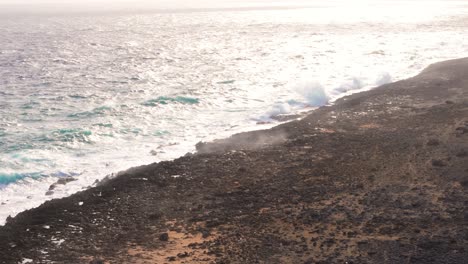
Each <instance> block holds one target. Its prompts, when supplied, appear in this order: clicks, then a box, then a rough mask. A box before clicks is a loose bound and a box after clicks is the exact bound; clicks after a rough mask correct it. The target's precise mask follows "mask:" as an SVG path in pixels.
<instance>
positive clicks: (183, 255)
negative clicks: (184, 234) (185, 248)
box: [177, 252, 189, 258]
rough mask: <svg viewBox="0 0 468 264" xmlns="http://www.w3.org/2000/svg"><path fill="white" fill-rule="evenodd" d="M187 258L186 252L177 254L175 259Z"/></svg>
mask: <svg viewBox="0 0 468 264" xmlns="http://www.w3.org/2000/svg"><path fill="white" fill-rule="evenodd" d="M188 256H189V253H187V252H184V253H179V254H177V257H179V258H186V257H188Z"/></svg>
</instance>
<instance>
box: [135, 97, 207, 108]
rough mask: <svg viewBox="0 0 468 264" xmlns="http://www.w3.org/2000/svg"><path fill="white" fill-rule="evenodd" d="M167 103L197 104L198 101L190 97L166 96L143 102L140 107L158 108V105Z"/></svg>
mask: <svg viewBox="0 0 468 264" xmlns="http://www.w3.org/2000/svg"><path fill="white" fill-rule="evenodd" d="M169 103H180V104H198V103H200V100H199V99H197V98H192V97H185V96H176V97H167V96H160V97H158V98H156V99H151V100H148V101H146V102H144V103H143V104H142V105H144V106H158V105H166V104H169Z"/></svg>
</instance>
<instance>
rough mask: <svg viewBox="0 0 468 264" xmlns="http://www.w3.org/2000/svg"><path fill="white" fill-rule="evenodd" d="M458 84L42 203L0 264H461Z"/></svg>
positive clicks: (207, 151)
mask: <svg viewBox="0 0 468 264" xmlns="http://www.w3.org/2000/svg"><path fill="white" fill-rule="evenodd" d="M466 76H468V58H465V59H458V60H450V61H446V62H441V63H436V64H433V65H431V66H429V67H428V68H426V69H425V70H424V71H422V72H421V73H420V74H419V75H417V76H415V77H413V78H409V79H406V80H402V81H397V82H395V83H391V84H386V85H383V86H380V87H378V88H375V89H372V90H369V91H366V92H361V93H357V94H352V95H349V96H346V97H343V98H340V99H338V100H336V102H335V103H334V104H333V105H330V106H325V107H321V108H319V109H317V110H314V111H312V112H311V113H309V114H308V115H307V116H306V117H304V118H302V119H301V120H298V121H297V120H296V121H291V122H288V123H284V124H281V125H279V126H276V127H273V128H271V129H267V130H257V131H251V132H244V133H240V134H236V135H233V136H231V137H230V138H226V139H221V140H216V141H214V142H210V143H199V144H197V146H196V148H197V153H195V154H188V155H186V156H183V157H181V158H178V159H175V160H173V161H164V162H160V163H153V164H150V165H144V166H140V167H136V168H132V169H130V170H128V171H126V172H124V173H123V174H121V175H120V176H119V177H116V178H113V179H110V180H109V181H107V182H106V183H104V184H102V185H100V186H97V187H95V188H92V189H89V190H86V191H83V192H80V193H77V194H74V195H72V196H70V197H66V198H62V199H58V200H52V201H49V202H46V203H45V204H43V205H41V206H40V207H38V208H36V209H31V210H28V211H25V212H22V213H20V214H18V215H17V216H16V217H15V218H12V219H9V220H8V223H7V224H6V225H5V226H3V227H0V263H18V262H21V261H24V260H32V262H31V263H49V262H55V263H90V262H92V261H95V262H94V263H122V262H123V263H166V262H167V263H254V262H258V261H260V262H267V263H336V262H343V263H344V262H345V261H348V262H349V261H352V262H355V263H367V262H384V261H388V262H389V263H395V262H404V261H407V262H408V261H409V262H411V263H463V261H464V260H466V259H467V258H468V252H467V251H466V249H467V248H468V241H467V239H466V234H468V228H467V227H466V222H467V221H468V220H467V219H468V218H467V217H468V216H467V215H466V213H465V211H466V209H467V208H466V207H467V205H466V204H465V202H464V201H466V200H467V198H468V191H467V187H468V178H466V175H467V172H468V167H467V166H466V159H467V157H468V154H467V151H468V140H467V138H466V137H467V136H468V119H467V116H468V108H467V99H468V79H466ZM44 252H46V253H44ZM101 260H102V261H101ZM96 261H101V262H96Z"/></svg>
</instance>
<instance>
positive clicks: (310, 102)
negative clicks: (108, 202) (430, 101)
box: [0, 1, 468, 224]
mask: <svg viewBox="0 0 468 264" xmlns="http://www.w3.org/2000/svg"><path fill="white" fill-rule="evenodd" d="M418 2H419V3H418ZM467 36H468V5H466V4H465V3H464V2H462V1H450V2H449V1H431V2H428V3H427V4H424V5H423V4H421V1H412V2H409V1H407V2H404V1H403V2H398V4H394V3H385V4H380V5H372V6H362V5H361V6H353V5H345V6H343V5H336V6H333V5H329V6H315V7H312V6H309V7H306V6H304V7H294V8H289V7H287V6H283V7H281V8H278V7H276V8H248V9H218V10H209V9H206V10H172V11H167V10H166V11H164V12H158V11H154V12H127V13H125V12H119V13H99V14H98V13H96V14H93V13H88V14H70V15H67V14H62V15H39V14H30V15H23V16H13V15H5V14H2V15H1V16H0V224H4V222H5V219H6V218H7V217H8V216H14V215H16V214H17V213H19V212H21V211H24V210H26V209H30V208H33V207H37V206H39V205H40V204H42V203H43V202H45V201H47V200H50V199H54V198H60V197H64V196H69V195H71V194H73V193H76V192H78V191H81V190H85V189H87V188H89V187H90V186H93V185H94V184H95V182H96V181H97V180H100V179H102V178H104V177H105V176H106V175H111V174H113V173H114V174H115V173H117V172H119V171H122V170H125V169H128V168H130V167H132V166H138V165H143V164H149V163H153V162H159V161H163V160H170V159H174V158H177V157H179V156H181V155H184V154H185V153H187V152H193V151H194V145H195V144H196V143H197V142H199V141H210V140H214V139H216V138H223V137H227V136H230V135H232V134H234V133H238V132H242V131H248V130H256V129H265V128H269V127H272V126H274V125H277V124H278V122H277V121H275V119H274V117H275V116H277V115H281V114H292V113H295V112H299V111H308V110H313V109H314V108H315V107H318V106H322V105H326V104H330V103H333V101H334V100H336V99H337V98H340V97H342V96H344V95H347V94H350V93H354V92H359V91H364V90H368V89H372V88H373V87H376V86H379V85H382V84H385V83H389V82H392V81H396V80H400V79H404V78H408V77H411V76H413V75H415V74H417V73H418V72H420V71H421V70H422V69H424V68H425V67H426V66H428V65H429V64H431V63H433V62H437V61H441V60H447V59H454V58H459V57H464V56H468V37H467ZM64 177H73V178H74V179H76V180H75V181H72V182H69V183H68V184H65V185H57V187H56V188H55V189H54V190H52V191H51V192H49V186H50V185H51V184H53V183H55V182H57V180H59V179H60V178H64Z"/></svg>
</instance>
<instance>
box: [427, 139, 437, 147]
mask: <svg viewBox="0 0 468 264" xmlns="http://www.w3.org/2000/svg"><path fill="white" fill-rule="evenodd" d="M439 144H440V141H439V140H437V139H435V138H432V139H429V141H428V142H427V145H428V146H438V145H439Z"/></svg>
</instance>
